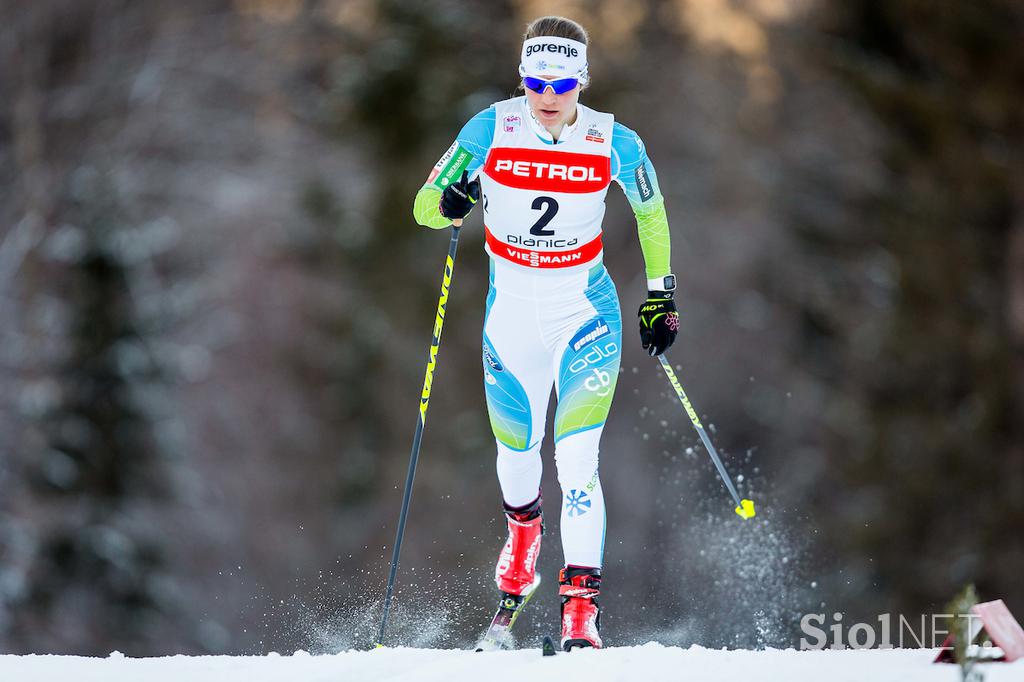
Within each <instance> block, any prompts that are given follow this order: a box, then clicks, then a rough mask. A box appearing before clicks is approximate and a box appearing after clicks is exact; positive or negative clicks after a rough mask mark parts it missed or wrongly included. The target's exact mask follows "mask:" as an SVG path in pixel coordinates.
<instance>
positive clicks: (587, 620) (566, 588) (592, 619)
mask: <svg viewBox="0 0 1024 682" xmlns="http://www.w3.org/2000/svg"><path fill="white" fill-rule="evenodd" d="M558 582H559V584H560V585H561V587H560V588H559V590H558V593H559V594H560V595H561V596H562V649H563V650H564V651H569V650H570V649H572V648H573V647H588V646H590V647H594V648H595V649H600V648H601V635H599V634H598V631H599V630H600V629H601V606H600V604H598V603H597V597H598V595H600V594H601V569H599V568H583V567H580V566H566V567H565V568H563V569H562V571H561V573H559V575H558Z"/></svg>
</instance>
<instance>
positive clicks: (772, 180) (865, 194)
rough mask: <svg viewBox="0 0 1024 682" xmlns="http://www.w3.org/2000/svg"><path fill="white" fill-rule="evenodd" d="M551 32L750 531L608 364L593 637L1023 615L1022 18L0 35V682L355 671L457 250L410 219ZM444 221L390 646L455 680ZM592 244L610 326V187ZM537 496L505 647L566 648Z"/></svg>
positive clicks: (988, 5) (105, 13) (481, 412)
mask: <svg viewBox="0 0 1024 682" xmlns="http://www.w3.org/2000/svg"><path fill="white" fill-rule="evenodd" d="M543 14H564V15H567V16H570V17H572V18H575V19H577V20H579V21H581V22H582V23H583V24H584V25H585V26H586V27H587V28H588V29H589V31H590V32H591V37H592V47H591V51H590V56H591V73H592V76H593V84H592V87H591V88H590V89H588V91H587V92H585V93H584V95H583V98H582V101H583V102H585V103H586V104H589V105H590V106H592V107H594V108H597V109H599V110H606V111H612V112H614V113H615V114H616V117H617V119H618V120H620V121H622V122H624V123H625V124H626V125H628V126H630V127H632V128H634V129H635V130H637V131H638V132H639V133H640V135H641V136H642V137H643V138H644V139H645V141H646V143H647V148H648V150H649V153H650V155H651V158H652V160H653V162H654V164H655V165H656V167H657V170H658V175H659V179H660V183H661V187H662V190H663V192H664V194H665V196H666V202H667V206H668V211H669V218H670V222H671V224H672V231H673V246H674V249H673V265H674V269H675V271H676V273H678V275H679V277H680V293H679V295H678V296H677V299H678V300H679V303H680V307H681V311H682V321H683V325H682V329H681V333H680V338H679V340H678V341H677V343H676V346H675V347H674V348H673V350H672V353H671V355H672V358H673V361H674V362H675V363H676V364H677V365H678V366H679V367H681V368H682V372H681V379H682V381H683V383H684V386H685V387H686V388H687V390H688V392H689V393H690V396H691V398H692V400H693V401H694V403H695V405H696V407H697V409H698V410H699V411H700V412H701V413H702V414H703V415H704V416H705V418H706V421H707V422H710V423H711V424H713V426H714V428H713V437H714V438H715V440H716V442H717V444H719V445H720V446H721V448H722V450H723V452H724V455H725V460H726V465H727V466H728V467H729V468H730V470H731V471H732V472H733V474H734V475H736V476H737V478H739V479H740V487H741V489H742V492H744V493H745V494H747V495H749V496H751V497H753V498H754V499H755V500H756V501H757V503H758V505H759V511H760V513H759V516H758V519H757V520H756V521H753V522H749V523H746V524H744V523H743V522H741V521H740V520H739V519H738V518H737V517H736V516H735V515H733V514H732V512H731V509H730V507H731V504H730V501H729V498H728V496H727V494H726V493H725V491H724V489H723V488H722V486H721V484H720V483H719V481H718V479H717V476H716V474H715V472H714V469H713V468H712V467H711V465H710V463H709V462H708V459H707V457H706V456H705V454H704V453H703V451H702V450H701V448H700V446H699V444H698V441H697V439H696V436H695V435H694V434H693V433H692V430H691V429H690V428H689V424H688V421H687V420H686V418H685V415H684V414H683V413H682V411H681V410H680V408H679V405H678V404H677V403H676V402H675V398H674V396H673V395H672V394H670V393H669V392H668V390H667V389H668V385H667V383H666V382H665V380H664V377H663V376H662V375H661V374H660V370H659V369H658V367H657V364H656V363H655V362H653V361H652V360H651V359H650V358H647V357H646V356H644V355H643V354H642V351H641V349H640V347H639V341H638V340H637V339H635V338H633V337H632V336H629V335H628V334H627V336H626V337H625V338H626V340H627V342H626V344H625V354H624V360H623V375H622V377H621V380H620V383H619V389H618V395H617V398H616V403H615V407H614V408H613V411H612V416H611V419H610V422H609V424H608V427H607V429H606V431H605V436H604V440H603V446H602V460H603V465H602V472H603V477H602V478H603V480H604V484H605V491H606V496H607V498H608V510H609V512H608V513H609V518H608V523H609V527H608V547H607V554H606V562H607V563H606V566H605V583H606V589H605V595H604V606H605V609H606V615H605V617H604V619H603V621H604V622H603V625H604V633H605V637H606V640H607V641H608V642H609V643H617V644H624V643H633V642H642V641H646V639H648V638H651V637H656V638H658V639H660V640H661V641H663V642H664V643H673V644H682V645H684V646H685V645H689V644H690V643H694V642H695V643H699V644H704V645H708V646H720V645H729V646H764V645H773V646H795V645H796V643H797V638H798V637H799V633H798V632H797V629H796V627H797V626H796V624H797V623H798V621H799V616H800V614H802V613H805V612H808V611H820V612H823V613H825V612H827V613H831V612H832V611H841V612H844V613H845V614H846V616H845V618H846V621H845V622H846V623H847V624H852V623H853V622H856V620H860V619H867V620H869V621H871V620H873V619H874V618H875V616H876V615H877V614H880V613H885V612H890V613H897V614H905V615H907V616H908V618H910V619H914V618H915V617H916V616H917V614H921V613H931V612H933V611H935V610H936V609H940V608H941V605H942V604H944V603H945V602H946V600H947V599H948V598H949V597H951V596H952V594H953V593H954V592H955V591H957V590H958V589H959V588H960V587H961V585H963V584H964V583H965V582H967V581H975V582H976V583H977V585H978V588H979V590H980V592H981V596H982V597H983V598H996V597H1002V598H1004V599H1005V600H1006V601H1007V603H1008V604H1009V606H1010V607H1011V609H1016V610H1017V613H1018V615H1019V616H1020V615H1022V614H1024V581H1021V579H1020V576H1021V573H1022V570H1024V540H1022V530H1024V433H1022V431H1024V156H1022V151H1024V145H1022V135H1024V115H1022V112H1024V97H1022V93H1024V40H1022V37H1024V5H1022V4H1021V3H1020V2H1018V1H1017V0H977V1H972V2H960V1H954V0H938V1H923V0H886V1H885V2H878V1H874V0H594V1H592V2H583V1H579V2H570V1H565V2H556V1H550V2H542V1H538V0H503V1H494V0H486V1H485V0H460V1H458V2H455V1H449V0H429V1H425V2H413V1H408V2H399V1H396V0H233V1H232V0H204V1H198V0H148V1H147V2H129V1H128V0H88V1H83V0H33V2H16V1H14V0H7V1H4V2H0V651H3V652H5V653H25V652H39V653H46V652H55V653H80V654H105V653H107V652H109V651H111V650H114V649H117V650H120V651H123V652H125V653H128V654H131V655H148V654H170V653H179V652H180V653H202V652H217V653H221V652H232V653H235V652H250V653H256V652H265V651H269V650H278V651H291V650H293V649H294V648H297V647H304V648H308V649H312V650H318V651H327V650H331V649H337V648H340V647H344V646H357V645H363V644H367V643H368V642H369V641H370V640H371V639H372V638H373V636H374V632H373V630H374V629H375V627H376V624H377V622H378V620H377V619H378V618H379V613H380V611H379V608H380V600H381V596H382V591H383V585H384V581H385V578H386V571H387V563H388V560H389V559H390V553H391V543H392V541H393V537H394V530H395V523H396V520H397V514H398V507H399V502H400V499H401V485H402V482H403V480H404V475H405V469H406V466H407V462H408V459H407V458H408V448H409V444H410V440H411V436H412V430H413V426H414V424H415V413H416V406H417V396H418V393H419V389H420V385H421V382H422V372H423V365H424V362H425V359H426V348H427V344H428V342H429V337H430V329H431V325H432V320H433V316H434V307H435V305H436V297H437V287H438V284H439V281H440V273H441V266H442V263H443V259H444V254H445V251H446V249H447V242H448V240H447V236H446V234H445V233H435V232H432V231H429V230H423V229H420V228H418V227H417V226H416V225H415V224H414V223H413V221H412V218H411V205H412V199H413V195H414V194H415V192H416V190H417V189H418V187H419V186H420V184H421V183H422V181H423V179H424V178H425V177H426V174H427V172H428V170H429V169H430V168H431V166H432V165H433V164H434V162H435V161H436V159H437V158H438V157H439V156H440V154H441V153H442V152H443V151H444V150H445V149H446V148H447V147H448V145H449V144H450V143H451V140H452V138H453V137H454V135H455V133H456V132H457V131H458V130H459V128H460V127H461V125H462V124H463V123H464V122H465V121H466V120H467V119H468V118H469V117H470V116H472V115H473V114H474V113H476V112H477V111H479V110H480V109H482V108H484V107H486V106H487V105H489V104H490V103H491V102H493V101H496V100H499V99H504V98H506V97H509V96H511V95H512V94H513V92H514V89H515V87H516V85H517V78H516V65H517V62H518V54H519V41H520V38H521V34H522V30H523V28H524V26H525V24H526V23H527V22H528V21H529V20H531V19H533V18H535V17H536V16H539V15H543ZM479 221H480V219H479V217H477V216H472V217H471V219H470V220H469V223H468V225H469V227H468V229H466V230H464V231H463V232H464V234H463V240H462V245H461V249H460V254H459V258H458V261H457V264H456V269H455V277H454V283H453V288H452V292H451V300H450V303H449V308H448V320H447V324H446V326H445V337H444V343H443V344H442V346H441V353H440V359H439V368H438V371H437V375H436V377H435V384H434V386H435V390H434V395H433V400H432V402H431V409H430V419H429V420H428V424H427V429H426V434H425V439H424V446H423V453H422V458H421V462H420V467H419V473H418V478H417V483H416V490H415V494H414V496H413V508H412V516H411V518H410V523H409V527H408V531H407V535H406V540H407V544H406V545H405V547H404V549H403V562H402V566H401V570H400V573H399V581H398V587H399V597H398V606H397V609H398V613H397V615H396V617H395V625H394V628H393V630H392V641H393V642H402V643H406V644H424V645H434V646H461V645H466V644H468V643H469V642H470V641H471V640H472V638H473V636H474V635H475V634H476V633H477V632H478V629H479V628H480V626H481V625H482V624H483V623H484V621H485V620H486V619H488V618H489V616H490V613H489V611H490V609H491V608H492V601H493V598H494V587H493V582H492V581H491V576H492V571H493V562H494V560H495V557H496V555H497V552H498V550H499V548H500V545H501V543H502V540H503V534H504V531H503V526H502V521H501V519H500V516H499V493H498V487H497V481H496V478H495V474H494V463H493V457H494V449H493V440H492V437H491V435H490V431H489V426H488V422H487V417H486V410H485V406H484V400H483V391H482V383H481V379H482V372H481V362H480V328H481V323H482V317H483V307H484V297H485V293H486V292H485V289H486V271H487V264H486V257H485V255H484V254H483V251H482V237H481V232H482V230H481V229H480V222H479ZM605 237H606V244H607V251H606V262H607V264H608V266H609V269H610V270H611V272H612V275H613V276H614V277H615V279H616V280H617V283H618V287H619V292H620V295H621V297H622V303H623V310H624V315H625V318H626V319H627V320H628V319H632V318H631V317H630V316H631V315H632V314H633V311H634V310H635V308H636V306H637V305H638V304H639V302H640V301H641V299H642V297H643V296H644V293H645V292H644V275H643V270H642V260H641V257H640V251H639V248H638V245H637V240H636V236H635V223H634V221H633V218H632V214H631V213H630V211H629V207H628V205H627V204H626V202H625V200H624V198H623V197H622V196H621V193H620V192H619V191H618V190H617V189H615V188H613V189H612V190H611V191H610V193H609V210H608V214H607V218H606V224H605ZM627 329H629V325H628V324H627ZM550 451H551V447H550V443H548V444H547V445H546V446H545V452H546V453H548V455H550ZM552 468H553V467H552V466H551V463H550V459H548V460H547V470H546V471H545V489H546V490H547V494H546V498H547V499H546V510H547V512H548V518H549V522H548V528H549V533H548V535H547V537H546V539H545V550H544V552H543V555H542V559H541V566H542V569H543V570H544V571H545V578H546V579H547V580H548V582H547V587H546V588H542V589H543V593H542V594H541V595H540V596H539V597H538V598H537V599H536V600H535V602H534V603H535V604H536V607H534V606H531V613H530V614H528V615H527V616H526V617H524V624H523V631H524V633H526V634H528V635H529V634H533V633H539V632H549V631H553V630H552V628H555V627H556V623H557V609H558V606H557V598H556V596H555V594H554V590H553V589H552V587H551V586H552V585H553V584H554V570H555V569H556V568H557V567H558V566H559V565H560V562H561V553H560V547H559V544H558V540H557V519H558V514H557V504H558V501H559V496H558V489H557V483H556V482H555V480H554V477H553V472H552V471H551V469H552Z"/></svg>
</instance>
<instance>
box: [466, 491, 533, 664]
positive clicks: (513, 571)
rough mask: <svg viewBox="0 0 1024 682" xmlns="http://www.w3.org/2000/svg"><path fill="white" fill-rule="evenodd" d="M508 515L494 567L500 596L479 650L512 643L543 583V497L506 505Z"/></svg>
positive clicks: (507, 645) (505, 647) (500, 647)
mask: <svg viewBox="0 0 1024 682" xmlns="http://www.w3.org/2000/svg"><path fill="white" fill-rule="evenodd" d="M505 517H506V519H507V521H508V541H507V542H506V543H505V547H504V548H503V549H502V550H501V555H500V556H498V566H497V567H496V568H495V569H494V582H496V583H498V589H499V590H501V598H500V599H499V600H498V610H497V611H496V612H495V614H494V618H493V619H491V624H490V626H489V627H488V628H487V632H485V633H484V636H483V637H482V638H481V639H480V642H479V643H478V644H477V645H476V650H477V651H496V650H498V649H508V648H511V647H512V646H513V644H514V642H513V641H512V637H511V630H512V626H513V625H515V622H516V619H517V618H519V614H520V613H522V612H523V607H524V606H526V603H527V602H528V601H530V597H532V596H533V593H534V592H536V591H537V586H538V585H540V576H539V575H537V556H538V555H539V554H540V536H541V534H542V533H543V532H544V523H543V520H542V518H541V514H540V497H538V498H537V501H536V502H534V503H533V504H530V505H527V506H526V507H523V508H520V509H509V508H508V507H506V508H505Z"/></svg>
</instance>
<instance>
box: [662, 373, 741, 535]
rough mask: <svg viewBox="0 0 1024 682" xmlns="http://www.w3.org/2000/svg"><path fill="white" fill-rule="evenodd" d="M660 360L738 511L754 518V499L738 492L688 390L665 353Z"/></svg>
mask: <svg viewBox="0 0 1024 682" xmlns="http://www.w3.org/2000/svg"><path fill="white" fill-rule="evenodd" d="M658 360H660V361H661V367H662V369H664V370H665V374H666V375H667V376H668V381H669V383H670V384H672V388H674V389H675V390H676V395H677V396H679V402H681V403H682V404H683V407H684V408H685V409H686V414H688V415H690V421H692V422H693V428H695V429H697V435H698V436H700V439H701V440H702V441H704V448H705V449H706V450H707V451H708V455H710V456H711V461H712V462H714V463H715V467H716V468H717V469H718V474H719V475H720V476H721V477H722V481H723V482H724V483H725V487H726V488H728V489H729V493H730V494H731V495H732V499H733V500H734V501H735V502H736V513H737V514H739V515H740V517H741V518H743V519H752V518H754V501H753V500H741V499H740V496H739V493H737V492H736V486H734V485H733V484H732V479H731V478H729V474H728V473H727V472H726V470H725V466H724V465H723V464H722V460H721V459H719V457H718V452H717V451H716V450H715V446H714V445H712V444H711V438H709V437H708V432H707V431H705V430H704V426H703V425H702V424H701V423H700V417H698V416H697V411H696V410H694V409H693V405H691V404H690V399H689V398H687V397H686V392H685V391H683V386H682V384H680V383H679V379H677V378H676V373H675V372H673V371H672V365H670V364H669V363H668V360H666V359H665V355H664V354H662V355H659V356H658Z"/></svg>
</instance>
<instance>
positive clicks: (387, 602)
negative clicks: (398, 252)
mask: <svg viewBox="0 0 1024 682" xmlns="http://www.w3.org/2000/svg"><path fill="white" fill-rule="evenodd" d="M460 227H462V221H461V220H458V219H456V220H453V221H452V240H451V242H450V243H449V244H448V259H447V260H446V261H445V263H444V275H443V276H442V279H441V298H440V299H438V301H437V316H436V317H435V318H434V335H433V338H432V339H431V341H430V351H429V352H428V354H427V370H426V373H425V375H424V377H423V392H422V393H421V394H420V409H419V414H418V415H417V416H416V432H415V434H414V435H413V437H412V452H411V453H410V455H409V472H408V474H407V475H406V477H405V493H404V494H403V495H402V512H401V513H400V514H399V515H398V531H397V532H396V533H395V547H394V550H393V552H392V554H391V572H390V574H389V575H388V588H387V591H386V592H385V593H384V616H383V617H382V618H381V621H380V632H379V633H378V634H377V643H376V647H377V648H379V647H382V646H384V631H385V629H386V628H387V625H388V612H389V611H390V610H391V596H392V594H393V593H394V588H395V574H396V573H398V554H399V552H401V551H402V538H403V537H404V536H405V521H406V517H407V516H408V514H409V501H410V499H411V498H412V483H413V479H414V478H415V477H416V461H417V460H418V459H419V457H420V441H421V440H422V439H423V425H424V424H425V423H426V421H427V404H428V403H429V402H430V385H431V383H432V382H433V380H434V367H435V366H436V365H437V350H438V348H439V347H440V345H441V328H442V327H443V326H444V313H445V309H446V308H447V307H448V288H449V286H451V283H452V272H453V271H454V270H455V252H456V250H458V248H459V228H460Z"/></svg>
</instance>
